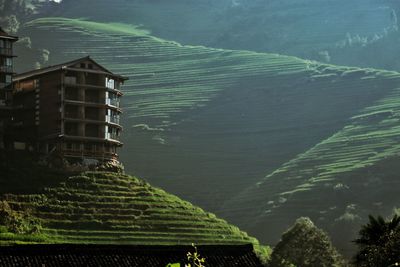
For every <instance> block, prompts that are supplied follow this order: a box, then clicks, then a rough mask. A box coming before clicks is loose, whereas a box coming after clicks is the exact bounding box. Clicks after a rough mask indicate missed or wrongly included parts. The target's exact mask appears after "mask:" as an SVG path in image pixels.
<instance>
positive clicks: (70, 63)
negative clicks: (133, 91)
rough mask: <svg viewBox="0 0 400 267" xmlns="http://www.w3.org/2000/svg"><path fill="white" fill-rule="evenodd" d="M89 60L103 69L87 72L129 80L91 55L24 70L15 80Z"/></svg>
mask: <svg viewBox="0 0 400 267" xmlns="http://www.w3.org/2000/svg"><path fill="white" fill-rule="evenodd" d="M87 60H90V61H91V62H92V63H93V64H95V65H96V66H98V67H99V68H100V69H101V71H97V70H91V69H85V71H86V72H93V73H100V74H109V75H111V76H113V77H117V78H119V79H121V80H128V78H127V77H123V76H120V75H117V74H114V73H112V72H111V71H109V70H108V69H106V68H104V67H103V66H101V65H100V64H99V63H97V62H96V61H94V60H93V59H92V58H90V56H86V57H82V58H78V59H75V60H73V61H69V62H65V63H61V64H57V65H54V66H49V67H46V68H41V69H37V70H32V71H28V72H24V73H21V74H17V75H15V76H14V77H13V81H19V80H24V79H27V78H30V77H33V76H37V75H42V74H45V73H49V72H53V71H58V70H63V69H68V68H72V67H73V66H74V65H76V64H79V63H80V62H83V61H87Z"/></svg>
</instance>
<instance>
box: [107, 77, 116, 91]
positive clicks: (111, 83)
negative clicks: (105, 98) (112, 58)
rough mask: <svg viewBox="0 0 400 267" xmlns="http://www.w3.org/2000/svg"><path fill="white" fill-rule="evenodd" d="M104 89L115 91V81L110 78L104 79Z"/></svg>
mask: <svg viewBox="0 0 400 267" xmlns="http://www.w3.org/2000/svg"><path fill="white" fill-rule="evenodd" d="M106 87H107V88H110V89H115V81H114V79H111V78H106Z"/></svg>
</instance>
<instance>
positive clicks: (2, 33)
mask: <svg viewBox="0 0 400 267" xmlns="http://www.w3.org/2000/svg"><path fill="white" fill-rule="evenodd" d="M0 38H6V39H11V40H12V41H17V40H18V37H17V36H13V35H10V34H8V33H7V32H5V31H4V30H3V29H2V28H1V27H0Z"/></svg>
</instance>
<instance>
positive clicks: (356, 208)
mask: <svg viewBox="0 0 400 267" xmlns="http://www.w3.org/2000/svg"><path fill="white" fill-rule="evenodd" d="M387 78H388V79H390V80H394V81H396V87H394V88H393V89H392V90H391V91H390V92H389V93H388V94H387V95H386V96H385V97H383V98H381V99H380V100H378V101H376V102H375V103H374V104H373V105H371V106H369V107H366V108H364V109H362V110H361V111H360V112H359V113H357V115H355V116H353V117H352V118H351V119H350V120H349V122H348V123H347V125H346V126H344V127H343V128H342V129H341V130H340V131H338V132H337V133H335V134H334V135H332V136H330V137H329V138H327V139H325V140H323V141H322V142H320V143H318V144H317V145H315V146H314V147H312V148H311V149H309V150H307V151H305V152H304V153H302V154H299V155H298V156H297V157H295V158H294V159H292V160H290V161H288V162H287V163H285V164H283V165H282V166H281V167H279V168H277V169H276V170H275V171H273V172H271V173H270V174H268V175H267V176H266V177H265V178H264V179H262V180H261V181H260V182H258V183H257V184H255V185H253V186H252V187H250V188H248V189H246V190H244V192H243V193H242V194H241V195H239V196H237V197H235V198H234V199H233V200H232V201H230V203H227V204H226V206H225V207H224V212H225V214H226V216H227V217H228V218H231V219H232V221H233V222H235V223H237V224H238V225H241V226H242V227H244V228H245V229H252V232H253V233H257V234H258V236H259V237H260V238H262V237H261V236H264V237H268V238H271V239H275V240H277V239H278V238H279V234H278V233H279V231H278V232H276V229H281V230H284V229H285V227H286V226H287V225H290V224H291V223H292V222H293V221H294V220H295V219H296V218H297V217H298V216H300V215H301V214H307V216H311V217H312V218H313V220H315V221H316V222H318V223H319V224H320V225H323V226H324V227H325V228H327V229H329V230H331V233H332V234H333V233H334V235H333V237H334V239H336V240H337V241H338V242H342V243H345V242H349V241H350V240H352V239H354V233H355V232H354V231H353V232H352V231H351V230H354V229H357V227H358V226H359V224H360V223H361V222H362V220H363V219H365V218H366V217H367V215H368V214H370V213H377V214H387V215H389V214H390V213H392V212H393V210H395V209H396V208H397V207H399V204H400V199H399V195H398V190H397V189H398V188H399V186H400V181H399V180H398V173H399V171H400V167H399V165H398V160H399V151H400V145H399V138H400V128H399V122H400V87H399V85H400V84H399V80H398V79H399V74H395V73H393V74H391V75H390V74H388V75H387ZM238 214H240V216H237V215H238ZM265 225H268V226H269V227H268V228H266V227H265ZM272 229H274V230H272ZM340 231H342V233H340ZM349 232H350V233H349ZM271 239H270V240H271Z"/></svg>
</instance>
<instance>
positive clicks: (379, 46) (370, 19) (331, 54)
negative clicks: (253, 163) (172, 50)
mask: <svg viewBox="0 0 400 267" xmlns="http://www.w3.org/2000/svg"><path fill="white" fill-rule="evenodd" d="M94 7H95V8H94ZM45 11H46V13H45V15H46V16H60V17H73V18H88V19H90V20H92V21H98V22H121V23H128V24H135V25H143V26H144V27H145V28H147V29H149V30H151V32H152V33H153V35H155V36H158V37H162V38H164V39H168V40H175V41H178V42H180V43H182V44H195V45H205V46H209V47H216V48H224V49H240V50H252V51H258V52H272V53H280V54H285V55H293V56H298V57H301V58H307V59H314V60H319V61H324V62H330V63H333V64H341V65H351V66H359V67H374V68H384V69H391V70H399V69H400V64H399V62H400V61H399V58H398V56H397V55H398V54H399V52H400V51H399V48H398V45H397V44H398V40H399V36H400V35H399V30H398V28H399V22H398V17H399V15H398V14H399V12H400V4H399V2H398V1H397V0H353V1H347V0H324V1H321V0H270V1H265V0H250V1H249V0H234V1H233V0H219V1H210V0H186V1H181V0H169V1H144V0H129V1H126V0H115V1H113V4H110V3H109V1H107V0H97V1H94V0H84V1H77V0H69V1H63V3H62V4H61V5H55V6H54V7H53V8H52V9H46V10H45Z"/></svg>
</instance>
